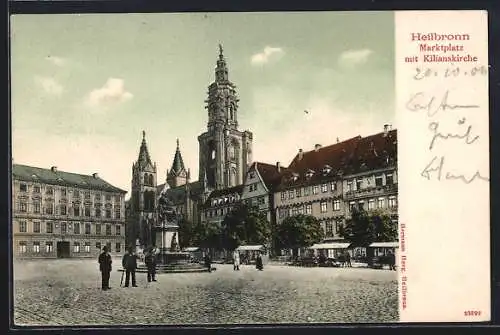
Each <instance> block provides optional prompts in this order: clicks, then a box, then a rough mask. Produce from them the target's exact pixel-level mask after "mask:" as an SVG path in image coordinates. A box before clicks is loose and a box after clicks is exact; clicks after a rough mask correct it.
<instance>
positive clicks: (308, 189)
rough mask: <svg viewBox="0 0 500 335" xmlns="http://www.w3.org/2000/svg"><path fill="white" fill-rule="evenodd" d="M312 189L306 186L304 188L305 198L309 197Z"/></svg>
mask: <svg viewBox="0 0 500 335" xmlns="http://www.w3.org/2000/svg"><path fill="white" fill-rule="evenodd" d="M310 190H311V188H310V187H309V186H306V187H304V196H308V195H309V193H311V192H310Z"/></svg>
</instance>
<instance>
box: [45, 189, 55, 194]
mask: <svg viewBox="0 0 500 335" xmlns="http://www.w3.org/2000/svg"><path fill="white" fill-rule="evenodd" d="M45 194H48V195H53V194H54V189H53V188H52V187H47V190H46V191H45Z"/></svg>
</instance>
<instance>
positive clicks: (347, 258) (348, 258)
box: [345, 250, 352, 268]
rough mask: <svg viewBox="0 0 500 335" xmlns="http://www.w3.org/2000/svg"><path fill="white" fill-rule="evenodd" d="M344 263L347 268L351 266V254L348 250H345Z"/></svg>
mask: <svg viewBox="0 0 500 335" xmlns="http://www.w3.org/2000/svg"><path fill="white" fill-rule="evenodd" d="M345 265H346V266H347V267H348V268H351V267H352V265H351V254H350V253H349V251H347V250H346V252H345Z"/></svg>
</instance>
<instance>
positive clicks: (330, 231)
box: [325, 221, 333, 236]
mask: <svg viewBox="0 0 500 335" xmlns="http://www.w3.org/2000/svg"><path fill="white" fill-rule="evenodd" d="M325 235H326V236H333V223H332V222H331V221H328V222H326V224H325Z"/></svg>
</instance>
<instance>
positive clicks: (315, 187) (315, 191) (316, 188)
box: [313, 185, 319, 194]
mask: <svg viewBox="0 0 500 335" xmlns="http://www.w3.org/2000/svg"><path fill="white" fill-rule="evenodd" d="M318 192H319V186H318V185H314V186H313V194H318Z"/></svg>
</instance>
